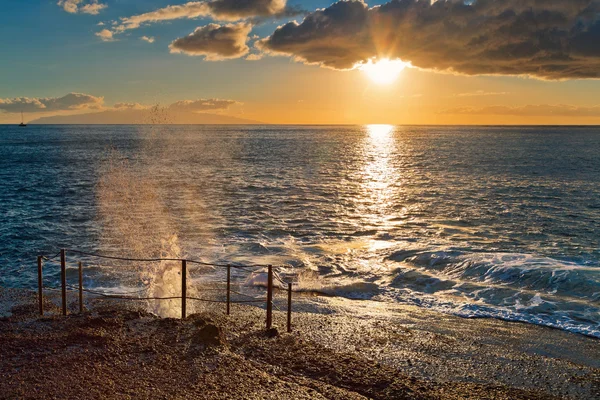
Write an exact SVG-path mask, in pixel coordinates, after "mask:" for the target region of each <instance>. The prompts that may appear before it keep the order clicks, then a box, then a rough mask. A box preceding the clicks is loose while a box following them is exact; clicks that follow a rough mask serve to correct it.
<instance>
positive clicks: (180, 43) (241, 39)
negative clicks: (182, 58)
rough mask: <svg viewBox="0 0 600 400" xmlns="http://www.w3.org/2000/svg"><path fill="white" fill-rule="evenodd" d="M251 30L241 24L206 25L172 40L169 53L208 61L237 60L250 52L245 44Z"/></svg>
mask: <svg viewBox="0 0 600 400" xmlns="http://www.w3.org/2000/svg"><path fill="white" fill-rule="evenodd" d="M251 30H252V25H250V24H248V23H243V22H242V23H239V24H229V25H224V26H221V25H217V24H208V25H206V26H202V27H199V28H196V30H195V31H194V32H192V33H191V34H189V35H188V36H185V37H182V38H179V39H176V40H174V41H173V42H172V43H171V44H170V45H169V49H171V53H183V54H187V55H191V56H205V59H206V60H208V61H219V60H225V59H230V58H239V57H242V56H244V55H246V54H248V52H249V50H250V49H249V48H248V46H247V45H246V42H247V40H248V34H249V33H250V31H251Z"/></svg>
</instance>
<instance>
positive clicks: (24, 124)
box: [19, 111, 27, 127]
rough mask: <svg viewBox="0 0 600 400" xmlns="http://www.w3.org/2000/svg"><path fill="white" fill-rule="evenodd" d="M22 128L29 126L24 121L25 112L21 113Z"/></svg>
mask: <svg viewBox="0 0 600 400" xmlns="http://www.w3.org/2000/svg"><path fill="white" fill-rule="evenodd" d="M19 126H20V127H24V126H27V124H26V123H25V122H24V121H23V111H21V123H20V124H19Z"/></svg>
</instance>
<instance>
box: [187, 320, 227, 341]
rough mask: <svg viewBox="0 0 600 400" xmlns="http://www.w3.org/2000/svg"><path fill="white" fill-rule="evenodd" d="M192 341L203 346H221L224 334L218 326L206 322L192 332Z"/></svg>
mask: <svg viewBox="0 0 600 400" xmlns="http://www.w3.org/2000/svg"><path fill="white" fill-rule="evenodd" d="M192 343H193V344H195V345H204V346H222V345H224V344H225V335H224V334H223V330H222V329H221V328H220V327H218V326H216V325H214V324H206V325H204V326H202V327H201V328H199V329H198V330H197V332H196V333H194V335H193V337H192Z"/></svg>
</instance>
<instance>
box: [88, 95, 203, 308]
mask: <svg viewBox="0 0 600 400" xmlns="http://www.w3.org/2000/svg"><path fill="white" fill-rule="evenodd" d="M151 115H152V121H151V122H152V124H153V125H152V127H151V128H150V129H149V130H146V129H145V128H140V129H141V130H142V131H141V132H139V135H140V137H141V138H142V139H144V138H145V139H146V140H143V145H142V146H141V147H140V150H139V151H137V152H136V154H135V159H129V158H128V157H126V156H125V155H124V154H123V153H121V152H118V151H116V150H114V149H113V150H110V151H108V153H107V156H106V158H105V161H104V163H103V166H102V168H101V173H100V178H99V180H98V184H97V205H98V211H99V212H98V215H99V217H100V220H101V227H102V235H101V237H102V242H103V246H104V247H105V248H109V249H111V250H113V251H114V252H115V253H117V254H124V255H127V256H128V257H130V258H168V259H182V258H186V252H185V251H184V250H183V249H182V246H181V242H180V240H179V235H178V224H177V220H179V221H181V220H182V219H183V220H185V221H186V223H188V224H194V220H197V219H198V218H197V217H198V215H199V214H201V213H202V212H204V211H205V207H204V206H203V203H202V198H201V196H198V193H194V194H189V193H187V192H186V191H185V190H182V191H181V192H178V193H177V195H179V197H176V199H175V200H172V199H171V198H170V197H172V196H173V193H172V191H170V189H169V187H168V183H169V176H168V174H169V173H170V172H172V170H169V169H168V168H160V167H159V165H160V164H157V163H155V162H145V160H154V161H156V160H161V159H165V157H163V156H164V153H165V152H167V151H176V150H177V148H176V146H164V145H163V146H160V145H158V144H157V143H158V141H157V140H156V139H157V138H158V137H159V136H160V137H161V138H165V139H167V140H168V133H166V132H164V131H165V130H166V128H161V127H160V126H158V125H157V124H159V123H164V122H165V121H166V119H167V118H168V114H167V113H166V111H165V110H164V109H162V108H160V107H158V106H156V107H154V108H153V109H152V113H151ZM163 142H164V141H163ZM169 144H175V143H174V142H173V143H169ZM173 197H175V196H173ZM173 201H176V202H177V201H178V202H179V203H181V204H177V205H176V206H175V207H173V204H171V203H172V202H173ZM174 208H175V209H177V213H178V214H177V216H175V215H173V211H172V210H173V209H174ZM182 213H183V215H182ZM182 217H184V218H182ZM195 229H198V230H200V229H205V228H203V227H196V228H195ZM207 235H208V234H207ZM121 268H123V269H127V271H126V272H133V273H134V274H135V275H136V276H138V277H139V278H140V279H141V281H142V283H143V285H144V287H145V288H146V289H147V290H146V292H147V293H146V294H147V296H148V297H154V298H157V299H152V300H149V301H148V308H149V310H150V311H152V312H154V313H156V314H158V315H160V316H163V317H179V316H180V315H181V300H180V299H178V298H177V297H179V296H180V295H181V262H179V261H161V262H128V263H126V264H123V265H122V267H121ZM196 295H197V291H196V288H195V287H194V286H193V285H188V296H196ZM173 297H175V299H172V298H173ZM158 298H167V299H162V300H160V299H158ZM188 310H190V312H193V305H192V304H190V305H189V306H188Z"/></svg>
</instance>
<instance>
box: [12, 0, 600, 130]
mask: <svg viewBox="0 0 600 400" xmlns="http://www.w3.org/2000/svg"><path fill="white" fill-rule="evenodd" d="M378 6H381V7H378ZM599 15H600V2H598V1H597V0H569V1H567V0H563V1H560V0H548V1H535V0H464V1H462V0H461V1H458V0H448V1H443V0H440V1H437V2H431V1H429V0H422V1H418V0H393V1H390V2H386V1H369V2H368V3H365V2H362V1H358V0H357V1H349V2H340V3H336V4H332V2H330V1H321V0H289V1H287V3H286V1H285V0H214V1H210V2H202V1H195V2H187V3H186V2H184V1H179V0H171V1H169V0H97V1H96V0H60V1H58V0H22V1H5V2H3V4H2V12H1V13H0V34H1V35H2V37H3V40H2V41H1V42H0V53H1V54H2V62H1V63H0V123H15V122H19V121H20V118H21V116H20V112H21V111H23V112H24V113H25V114H26V117H25V119H26V120H33V119H36V118H39V117H42V116H50V115H65V114H78V113H90V112H102V111H107V110H109V111H111V110H121V112H127V110H131V109H144V108H145V107H148V106H150V105H153V104H160V105H161V106H163V107H166V109H167V110H174V111H185V112H209V113H219V114H223V115H230V116H235V117H238V118H245V119H251V120H256V121H262V122H265V123H285V124H296V123H298V124H368V123H386V124H600V81H599V80H597V78H599V77H600V17H599ZM294 21H295V22H294ZM383 59H391V60H402V62H405V63H410V64H411V65H408V66H407V67H406V68H404V69H402V66H403V64H401V63H399V62H398V63H392V66H391V67H390V68H389V69H391V71H389V70H386V69H385V68H382V70H383V71H380V70H377V69H376V70H375V71H370V73H368V72H369V71H368V70H369V68H368V67H365V64H368V63H371V64H372V63H377V62H378V61H380V60H383ZM361 66H362V67H361ZM382 74H383V75H385V76H383V77H382ZM382 78H383V79H382ZM388 78H389V79H388ZM381 81H383V82H381ZM106 122H107V123H110V122H111V121H106Z"/></svg>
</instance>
